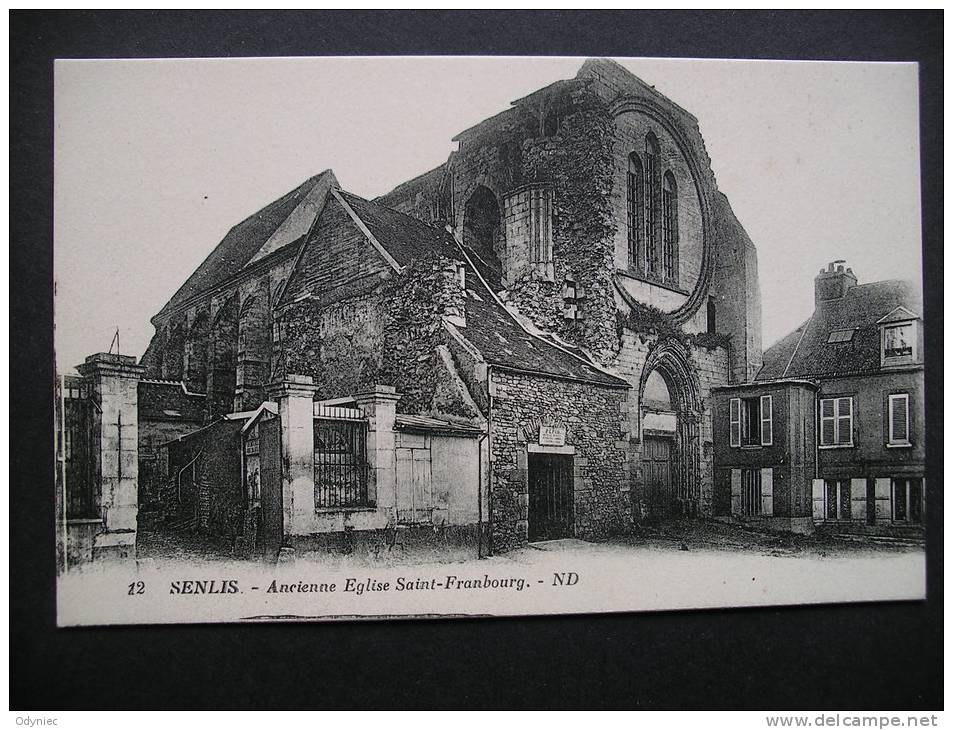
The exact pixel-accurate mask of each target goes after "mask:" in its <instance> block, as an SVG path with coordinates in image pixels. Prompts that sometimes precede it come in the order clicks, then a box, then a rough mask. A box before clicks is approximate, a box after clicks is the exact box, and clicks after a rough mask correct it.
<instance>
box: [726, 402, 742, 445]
mask: <svg viewBox="0 0 953 730" xmlns="http://www.w3.org/2000/svg"><path fill="white" fill-rule="evenodd" d="M728 411H729V417H730V420H731V425H730V429H729V430H730V437H731V439H730V444H731V445H732V446H741V399H740V398H732V399H731V400H730V401H728Z"/></svg>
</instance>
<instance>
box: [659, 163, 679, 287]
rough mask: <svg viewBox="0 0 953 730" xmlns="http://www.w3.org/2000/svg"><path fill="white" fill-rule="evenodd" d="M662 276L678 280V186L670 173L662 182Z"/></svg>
mask: <svg viewBox="0 0 953 730" xmlns="http://www.w3.org/2000/svg"><path fill="white" fill-rule="evenodd" d="M662 275H663V276H664V277H665V281H669V282H674V281H675V280H676V279H677V278H678V186H677V185H676V183H675V176H674V175H672V173H671V171H666V173H665V177H664V178H663V180H662Z"/></svg>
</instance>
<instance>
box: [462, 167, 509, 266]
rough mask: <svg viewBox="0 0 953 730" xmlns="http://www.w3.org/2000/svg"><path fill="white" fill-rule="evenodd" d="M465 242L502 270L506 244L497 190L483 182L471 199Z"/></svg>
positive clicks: (464, 232) (464, 229)
mask: <svg viewBox="0 0 953 730" xmlns="http://www.w3.org/2000/svg"><path fill="white" fill-rule="evenodd" d="M463 242H464V244H466V245H467V246H468V247H469V248H470V249H471V250H472V251H474V253H476V254H477V255H478V256H479V257H480V258H481V259H483V260H484V261H485V262H486V263H487V264H489V265H490V266H491V267H492V268H493V269H494V270H495V271H497V272H500V273H502V268H503V267H502V261H503V260H504V259H505V258H506V256H505V248H506V244H505V242H504V240H503V229H502V226H501V225H500V206H499V204H498V203H497V201H496V196H495V195H494V194H493V192H492V191H491V190H490V189H489V188H487V187H486V186H484V185H480V186H479V187H477V189H476V190H474V191H473V194H472V195H471V196H470V198H469V200H467V204H466V209H465V211H464V218H463Z"/></svg>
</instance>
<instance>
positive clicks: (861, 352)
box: [756, 280, 922, 380]
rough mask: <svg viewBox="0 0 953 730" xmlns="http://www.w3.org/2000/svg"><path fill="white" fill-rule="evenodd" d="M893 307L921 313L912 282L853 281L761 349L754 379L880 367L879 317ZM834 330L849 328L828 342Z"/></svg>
mask: <svg viewBox="0 0 953 730" xmlns="http://www.w3.org/2000/svg"><path fill="white" fill-rule="evenodd" d="M897 307H905V308H906V309H908V310H910V311H911V312H913V313H915V314H916V315H917V316H920V313H921V312H922V308H921V298H920V295H919V293H918V291H917V289H916V288H915V287H914V286H913V285H912V284H911V283H910V282H906V281H900V280H888V281H876V282H872V283H870V284H861V285H858V286H853V287H851V288H850V289H848V290H847V293H846V294H845V295H844V296H843V297H841V298H840V299H832V300H829V301H825V302H820V303H819V304H818V306H817V308H816V309H815V311H814V314H813V315H812V317H811V318H810V319H809V320H808V321H807V322H805V323H804V324H802V325H801V326H800V327H798V328H797V329H796V330H794V332H792V333H790V334H789V335H787V336H786V337H783V338H782V339H781V340H779V341H778V342H777V343H776V344H774V345H773V346H771V347H770V348H768V350H766V351H765V353H764V366H763V367H762V368H761V371H760V372H759V373H758V375H757V377H756V379H757V380H773V379H776V378H781V377H791V378H810V377H830V376H835V375H846V374H850V373H871V372H877V371H879V370H880V325H879V324H878V321H879V320H881V319H883V318H884V317H886V316H887V315H889V314H891V313H892V312H893V311H894V310H895V309H896V308H897ZM834 330H853V331H854V334H853V336H852V337H850V338H849V339H847V340H845V341H843V342H828V339H829V337H830V334H831V332H832V331H834Z"/></svg>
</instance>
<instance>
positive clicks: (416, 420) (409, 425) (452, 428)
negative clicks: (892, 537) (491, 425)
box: [394, 413, 483, 436]
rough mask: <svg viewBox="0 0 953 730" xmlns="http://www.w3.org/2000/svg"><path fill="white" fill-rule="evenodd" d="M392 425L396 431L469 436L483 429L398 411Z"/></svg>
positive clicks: (479, 432) (477, 433)
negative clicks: (433, 432)
mask: <svg viewBox="0 0 953 730" xmlns="http://www.w3.org/2000/svg"><path fill="white" fill-rule="evenodd" d="M394 425H395V427H396V428H397V430H398V431H435V432H437V433H455V434H463V435H469V436H479V435H480V434H481V433H483V431H482V430H481V429H479V428H477V427H476V426H471V425H467V424H461V423H453V422H452V421H445V420H443V419H441V418H433V417H431V416H413V415H408V414H403V413H398V414H397V416H396V417H395V418H394Z"/></svg>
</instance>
